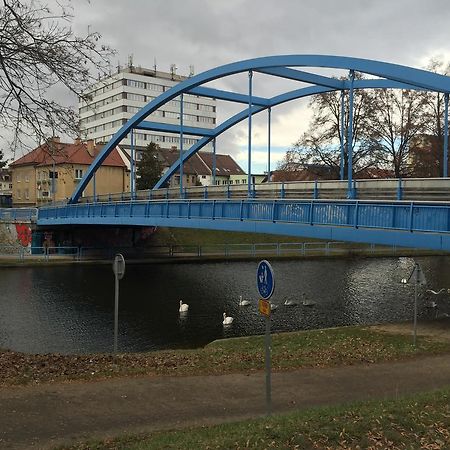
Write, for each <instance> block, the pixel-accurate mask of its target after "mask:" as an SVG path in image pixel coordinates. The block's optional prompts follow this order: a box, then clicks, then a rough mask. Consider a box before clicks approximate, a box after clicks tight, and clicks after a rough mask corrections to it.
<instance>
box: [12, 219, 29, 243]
mask: <svg viewBox="0 0 450 450" xmlns="http://www.w3.org/2000/svg"><path fill="white" fill-rule="evenodd" d="M14 225H15V226H16V233H17V240H18V241H19V243H20V244H21V245H22V246H23V247H29V246H30V245H31V228H30V226H29V225H27V224H24V223H16V224H14Z"/></svg>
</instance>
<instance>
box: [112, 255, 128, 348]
mask: <svg viewBox="0 0 450 450" xmlns="http://www.w3.org/2000/svg"><path fill="white" fill-rule="evenodd" d="M113 272H114V278H115V292H114V353H117V334H118V330H119V280H121V279H122V278H123V276H124V275H125V259H124V257H123V255H122V254H120V253H118V254H117V255H116V256H115V257H114V261H113Z"/></svg>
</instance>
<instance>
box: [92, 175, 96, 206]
mask: <svg viewBox="0 0 450 450" xmlns="http://www.w3.org/2000/svg"><path fill="white" fill-rule="evenodd" d="M95 174H96V172H94V175H93V176H92V187H93V191H94V203H95V200H96V198H97V189H96V185H95Z"/></svg>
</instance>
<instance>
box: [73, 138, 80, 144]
mask: <svg viewBox="0 0 450 450" xmlns="http://www.w3.org/2000/svg"><path fill="white" fill-rule="evenodd" d="M73 143H74V144H75V145H80V144H81V138H79V137H77V138H75V139H74V140H73Z"/></svg>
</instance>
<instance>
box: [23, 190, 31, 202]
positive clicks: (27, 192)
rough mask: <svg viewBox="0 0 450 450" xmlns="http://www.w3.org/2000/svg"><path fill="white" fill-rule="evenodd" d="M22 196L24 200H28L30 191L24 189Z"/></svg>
mask: <svg viewBox="0 0 450 450" xmlns="http://www.w3.org/2000/svg"><path fill="white" fill-rule="evenodd" d="M24 196H25V198H26V199H27V200H29V199H30V191H29V189H28V188H26V189H25V190H24Z"/></svg>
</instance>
